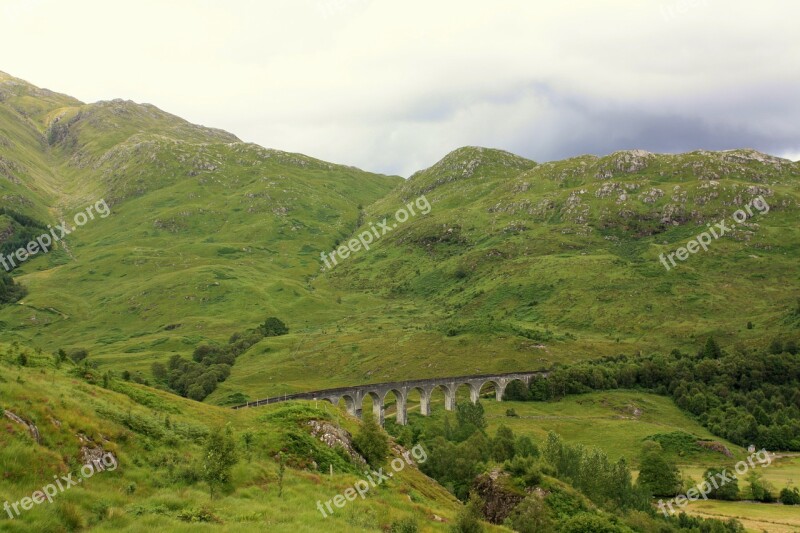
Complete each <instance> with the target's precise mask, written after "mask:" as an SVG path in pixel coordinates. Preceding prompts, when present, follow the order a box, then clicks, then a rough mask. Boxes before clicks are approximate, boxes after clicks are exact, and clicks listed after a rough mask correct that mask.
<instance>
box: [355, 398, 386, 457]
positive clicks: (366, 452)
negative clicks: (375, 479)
mask: <svg viewBox="0 0 800 533" xmlns="http://www.w3.org/2000/svg"><path fill="white" fill-rule="evenodd" d="M353 446H354V447H355V449H356V450H358V453H360V454H361V456H362V457H364V459H365V460H366V461H367V463H369V464H370V465H371V466H373V467H377V466H379V465H381V464H383V461H384V460H385V459H386V457H387V456H388V455H389V440H388V438H387V437H386V434H385V433H384V432H383V430H382V429H381V427H380V426H379V425H378V423H377V422H376V421H375V418H373V416H372V413H370V412H369V411H368V412H366V413H365V414H364V420H363V422H362V423H361V428H360V429H359V431H358V434H357V435H356V436H355V437H353Z"/></svg>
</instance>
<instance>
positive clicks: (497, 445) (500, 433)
mask: <svg viewBox="0 0 800 533" xmlns="http://www.w3.org/2000/svg"><path fill="white" fill-rule="evenodd" d="M514 451H515V450H514V432H513V431H511V428H509V427H506V426H500V427H499V428H497V433H496V434H495V437H494V439H493V440H492V459H494V460H495V461H497V462H498V463H502V462H503V461H506V460H509V459H513V458H514Z"/></svg>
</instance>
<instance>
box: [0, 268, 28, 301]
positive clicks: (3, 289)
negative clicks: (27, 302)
mask: <svg viewBox="0 0 800 533" xmlns="http://www.w3.org/2000/svg"><path fill="white" fill-rule="evenodd" d="M25 294H27V290H26V289H25V287H23V286H22V285H18V284H17V283H15V282H14V278H12V277H11V276H9V275H8V274H6V273H5V272H0V305H2V304H10V303H14V302H17V301H19V300H21V299H22V298H23V297H24V296H25Z"/></svg>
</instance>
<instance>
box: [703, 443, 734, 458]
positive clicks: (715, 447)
mask: <svg viewBox="0 0 800 533" xmlns="http://www.w3.org/2000/svg"><path fill="white" fill-rule="evenodd" d="M697 445H698V446H700V447H702V448H705V449H706V450H711V451H712V452H717V453H721V454H722V455H724V456H725V457H733V453H732V452H731V451H730V450H729V449H728V447H727V446H725V445H724V444H722V443H721V442H717V441H710V440H699V441H697Z"/></svg>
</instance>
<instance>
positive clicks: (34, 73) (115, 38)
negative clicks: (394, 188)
mask: <svg viewBox="0 0 800 533" xmlns="http://www.w3.org/2000/svg"><path fill="white" fill-rule="evenodd" d="M112 6H117V7H112ZM123 6H125V7H123ZM799 19H800V2H796V1H794V0H792V1H773V0H759V1H758V2H755V1H754V2H740V1H730V0H696V1H693V0H627V1H623V0H617V1H611V0H607V1H602V0H591V1H569V2H554V1H552V0H547V1H532V0H527V1H511V0H506V1H498V0H493V1H489V0H486V1H481V2H479V1H473V0H453V1H440V0H424V1H415V0H402V1H382V0H286V1H279V0H271V1H244V0H226V1H224V2H223V1H189V0H170V1H164V0H159V1H150V0H137V1H136V2H126V3H125V4H123V3H122V2H110V1H109V0H102V1H100V0H98V1H93V0H77V1H76V0H73V1H69V2H66V1H64V0H0V49H1V50H2V51H3V52H2V54H1V55H0V70H3V71H5V72H7V73H9V74H12V75H14V76H17V77H20V78H23V79H26V80H28V81H30V82H31V83H33V84H35V85H38V86H41V87H47V88H49V89H52V90H55V91H59V92H63V93H67V94H69V95H72V96H74V97H76V98H79V99H81V100H83V101H85V102H93V101H97V100H106V99H112V98H125V99H131V100H134V101H136V102H148V103H152V104H154V105H156V106H158V107H160V108H162V109H164V110H166V111H169V112H171V113H174V114H177V115H180V116H182V117H184V118H186V119H187V120H190V121H192V122H196V123H200V124H204V125H206V126H214V127H219V128H223V129H225V130H228V131H230V132H232V133H234V134H236V135H237V136H239V137H240V138H241V139H243V140H245V141H251V142H255V143H258V144H261V145H263V146H267V147H270V148H278V149H282V150H289V151H296V152H302V153H305V154H308V155H311V156H314V157H319V158H321V159H325V160H328V161H333V162H337V163H345V164H350V165H355V166H358V167H361V168H364V169H365V170H371V171H375V172H384V173H396V174H401V175H403V176H408V175H409V174H411V173H412V172H414V171H415V170H418V169H420V168H423V167H427V166H429V165H431V164H433V163H434V162H436V161H437V160H438V159H440V158H441V157H443V156H444V155H445V154H446V153H447V152H449V151H450V150H453V149H455V148H457V147H459V146H464V145H481V146H489V147H493V148H502V149H505V150H509V151H512V152H515V153H517V154H520V155H523V156H525V157H529V158H531V159H534V160H537V161H547V160H552V159H561V158H564V157H570V156H574V155H580V154H584V153H594V154H599V155H602V154H606V153H609V152H612V151H614V150H619V149H629V148H644V149H647V150H651V151H658V152H677V151H687V150H692V149H696V148H706V149H729V148H739V147H752V148H756V149H759V150H762V151H765V152H768V153H772V154H776V155H783V156H787V157H790V158H791V159H793V160H797V159H798V158H800V97H799V95H800V29H799V28H800V26H798V20H799Z"/></svg>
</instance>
